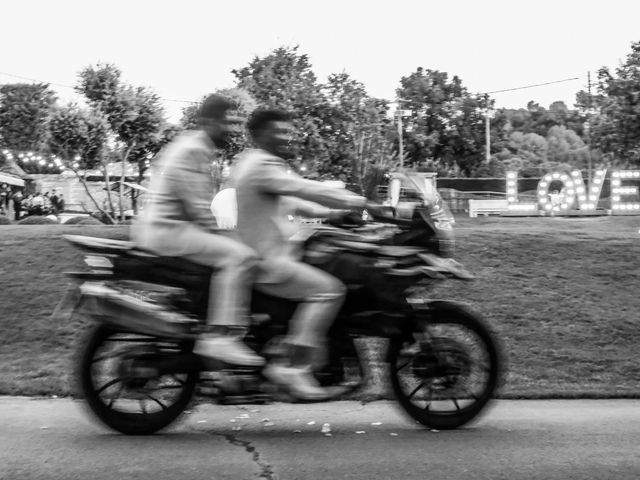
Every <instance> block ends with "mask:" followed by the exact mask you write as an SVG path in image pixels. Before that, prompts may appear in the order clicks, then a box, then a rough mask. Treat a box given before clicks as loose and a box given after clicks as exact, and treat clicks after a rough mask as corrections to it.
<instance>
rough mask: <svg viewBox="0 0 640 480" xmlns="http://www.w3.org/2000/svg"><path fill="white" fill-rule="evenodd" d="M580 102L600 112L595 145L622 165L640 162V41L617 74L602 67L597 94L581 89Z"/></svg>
mask: <svg viewBox="0 0 640 480" xmlns="http://www.w3.org/2000/svg"><path fill="white" fill-rule="evenodd" d="M578 101H579V102H580V105H582V106H585V104H586V106H587V107H591V108H592V109H593V110H595V111H596V112H597V114H596V115H594V116H593V117H592V119H591V122H590V123H592V129H591V137H592V145H594V146H595V147H597V148H599V149H601V150H602V151H603V152H604V153H605V154H608V155H610V156H612V157H613V158H615V159H616V161H617V162H618V163H620V164H623V165H640V41H638V42H635V43H632V45H631V52H630V53H629V54H628V55H627V58H626V60H625V62H624V63H622V64H621V65H620V66H619V67H618V68H617V69H616V70H615V73H611V72H610V71H609V69H608V68H607V67H602V68H601V69H600V70H598V82H597V95H596V96H594V97H591V96H589V95H588V94H584V92H581V93H580V94H578Z"/></svg>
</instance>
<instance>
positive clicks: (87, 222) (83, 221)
mask: <svg viewBox="0 0 640 480" xmlns="http://www.w3.org/2000/svg"><path fill="white" fill-rule="evenodd" d="M74 218H78V217H74ZM70 220H73V218H70V219H69V220H68V221H67V222H66V223H65V225H66V224H68V223H69V221H70ZM75 223H76V224H77V225H104V223H102V222H101V221H100V220H98V219H97V218H95V217H83V218H82V219H81V220H80V221H79V222H75ZM72 225H73V224H72Z"/></svg>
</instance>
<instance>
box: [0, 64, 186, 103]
mask: <svg viewBox="0 0 640 480" xmlns="http://www.w3.org/2000/svg"><path fill="white" fill-rule="evenodd" d="M0 75H4V76H6V77H12V78H18V79H20V80H28V81H30V82H36V83H43V84H45V83H46V84H47V85H55V86H56V87H62V88H70V89H71V90H75V87H73V86H72V85H64V84H62V83H55V82H47V81H43V80H38V79H37V78H30V77H23V76H22V75H14V74H12V73H6V72H0ZM0 85H2V82H0ZM161 100H163V101H165V102H175V103H189V104H194V103H198V102H193V101H189V100H173V99H170V98H161Z"/></svg>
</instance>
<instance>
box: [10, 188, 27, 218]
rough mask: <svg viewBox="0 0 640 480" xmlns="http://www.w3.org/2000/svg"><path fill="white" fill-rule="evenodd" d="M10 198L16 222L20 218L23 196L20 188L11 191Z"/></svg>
mask: <svg viewBox="0 0 640 480" xmlns="http://www.w3.org/2000/svg"><path fill="white" fill-rule="evenodd" d="M11 200H13V216H14V220H15V221H16V222H17V221H18V220H20V213H22V201H23V200H24V196H23V195H22V190H20V189H19V188H18V189H16V191H15V192H13V195H12V197H11Z"/></svg>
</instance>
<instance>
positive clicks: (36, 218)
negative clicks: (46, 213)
mask: <svg viewBox="0 0 640 480" xmlns="http://www.w3.org/2000/svg"><path fill="white" fill-rule="evenodd" d="M57 223H58V222H56V221H55V220H52V219H50V218H47V217H43V216H42V215H32V216H29V217H25V218H23V219H22V220H20V221H19V222H18V224H20V225H57Z"/></svg>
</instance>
